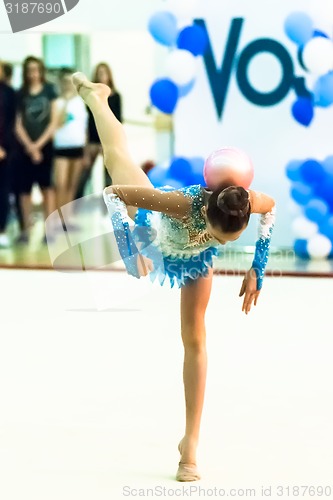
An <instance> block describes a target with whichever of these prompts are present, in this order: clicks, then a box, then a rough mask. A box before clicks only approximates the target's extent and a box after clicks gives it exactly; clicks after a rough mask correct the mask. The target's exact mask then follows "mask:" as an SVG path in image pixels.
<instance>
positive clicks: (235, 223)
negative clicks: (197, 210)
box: [207, 184, 251, 233]
mask: <svg viewBox="0 0 333 500" xmlns="http://www.w3.org/2000/svg"><path fill="white" fill-rule="evenodd" d="M250 214H251V205H250V199H249V193H248V192H247V191H246V189H244V188H243V187H241V186H232V185H230V184H227V185H226V184H222V185H220V186H218V187H217V188H216V189H215V190H214V191H213V192H212V194H211V195H210V197H209V199H208V207H207V218H208V220H209V222H210V224H211V225H212V226H215V227H217V228H219V229H220V230H222V231H223V232H224V233H235V232H238V231H240V230H241V229H243V228H244V226H247V224H248V222H249V219H250Z"/></svg>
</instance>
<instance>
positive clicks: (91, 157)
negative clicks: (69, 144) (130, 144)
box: [76, 62, 122, 199]
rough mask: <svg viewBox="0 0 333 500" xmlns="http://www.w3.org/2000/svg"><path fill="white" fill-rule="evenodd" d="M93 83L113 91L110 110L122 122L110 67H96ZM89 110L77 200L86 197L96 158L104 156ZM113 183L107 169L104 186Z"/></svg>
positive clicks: (120, 105) (120, 103)
mask: <svg viewBox="0 0 333 500" xmlns="http://www.w3.org/2000/svg"><path fill="white" fill-rule="evenodd" d="M93 81H94V82H95V83H104V84H105V85H108V87H110V89H111V94H110V95H109V97H108V104H109V108H110V109H111V111H112V112H113V114H114V115H115V117H116V118H117V120H118V121H119V122H122V99H121V95H120V94H119V92H118V91H117V90H116V87H115V84H114V80H113V75H112V71H111V69H110V66H109V65H108V64H107V63H105V62H101V63H99V64H98V65H97V66H96V69H95V71H94V76H93ZM87 109H88V115H89V118H88V141H87V142H88V144H87V147H86V151H85V153H86V154H85V165H84V166H85V168H84V170H83V172H82V175H81V179H80V183H79V187H78V190H77V192H76V199H78V198H82V196H83V195H84V190H85V187H86V184H87V182H88V180H89V179H90V176H91V171H92V167H93V165H94V163H95V161H96V158H97V156H98V155H99V154H102V146H101V142H100V139H99V136H98V132H97V128H96V124H95V120H94V117H93V114H92V112H91V111H90V109H89V108H88V107H87ZM111 183H112V181H111V178H110V176H109V174H108V172H107V170H106V169H105V176H104V185H105V186H109V185H110V184H111Z"/></svg>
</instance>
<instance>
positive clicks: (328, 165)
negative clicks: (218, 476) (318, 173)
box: [323, 156, 333, 176]
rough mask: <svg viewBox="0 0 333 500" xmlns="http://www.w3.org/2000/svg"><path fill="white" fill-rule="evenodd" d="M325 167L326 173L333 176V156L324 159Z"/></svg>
mask: <svg viewBox="0 0 333 500" xmlns="http://www.w3.org/2000/svg"><path fill="white" fill-rule="evenodd" d="M323 167H324V170H325V172H326V174H328V175H329V176H333V156H328V157H327V158H325V160H324V161H323Z"/></svg>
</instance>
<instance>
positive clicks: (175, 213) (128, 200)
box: [105, 185, 192, 219]
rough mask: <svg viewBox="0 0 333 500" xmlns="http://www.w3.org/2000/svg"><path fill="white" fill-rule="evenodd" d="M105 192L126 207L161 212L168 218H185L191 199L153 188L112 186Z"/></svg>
mask: <svg viewBox="0 0 333 500" xmlns="http://www.w3.org/2000/svg"><path fill="white" fill-rule="evenodd" d="M105 191H106V192H108V193H110V192H112V193H114V194H115V195H117V197H118V198H119V199H120V200H122V201H123V202H124V204H125V205H127V206H132V207H138V208H139V207H140V208H145V209H147V210H153V211H157V212H163V213H166V214H167V215H169V216H170V217H175V218H180V219H182V218H184V217H187V216H188V215H189V213H190V210H191V206H192V205H191V198H190V197H189V196H186V195H185V194H184V193H183V192H181V191H177V190H173V191H161V190H160V189H158V188H154V187H144V186H143V187H141V186H130V185H121V186H120V185H112V186H109V187H107V188H105Z"/></svg>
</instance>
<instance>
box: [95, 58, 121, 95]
mask: <svg viewBox="0 0 333 500" xmlns="http://www.w3.org/2000/svg"><path fill="white" fill-rule="evenodd" d="M100 68H105V70H106V72H107V75H108V86H109V87H110V89H111V90H112V92H115V91H116V87H115V84H114V80H113V75H112V71H111V68H110V66H109V65H108V64H107V63H106V62H100V63H99V64H97V66H96V68H95V71H94V76H93V82H94V83H99V82H98V79H97V75H98V71H99V69H100Z"/></svg>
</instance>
